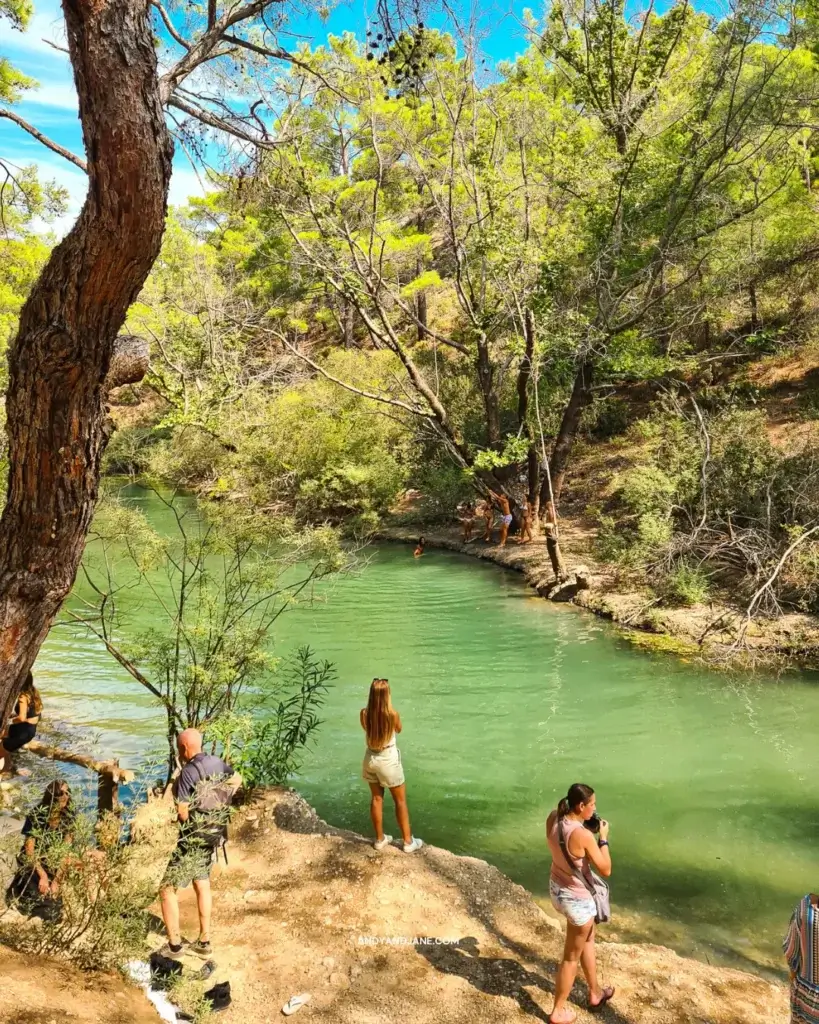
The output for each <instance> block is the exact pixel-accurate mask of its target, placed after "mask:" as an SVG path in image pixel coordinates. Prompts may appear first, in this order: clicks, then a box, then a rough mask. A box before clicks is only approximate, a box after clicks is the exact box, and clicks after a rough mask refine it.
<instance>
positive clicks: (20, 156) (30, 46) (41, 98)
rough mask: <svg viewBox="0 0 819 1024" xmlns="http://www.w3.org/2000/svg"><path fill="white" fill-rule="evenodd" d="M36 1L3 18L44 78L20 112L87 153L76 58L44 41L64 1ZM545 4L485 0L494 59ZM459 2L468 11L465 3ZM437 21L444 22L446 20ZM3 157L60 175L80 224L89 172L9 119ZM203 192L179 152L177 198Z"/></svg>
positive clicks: (362, 1)
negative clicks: (21, 14)
mask: <svg viewBox="0 0 819 1024" xmlns="http://www.w3.org/2000/svg"><path fill="white" fill-rule="evenodd" d="M35 5H36V7H35V14H34V17H33V18H32V20H31V23H30V25H29V28H28V30H27V31H26V32H25V33H20V32H17V31H15V30H12V29H10V27H9V25H8V23H7V22H3V21H0V33H2V42H0V56H3V57H7V58H8V59H9V60H10V61H11V62H12V63H13V64H14V66H15V67H17V68H19V69H20V70H21V71H23V72H24V73H25V74H27V75H29V76H30V77H31V78H34V79H36V80H37V81H38V82H39V83H40V85H39V88H38V89H36V90H32V91H31V92H29V93H27V94H26V99H25V101H24V102H21V103H19V104H17V105H15V110H16V111H17V112H18V113H19V114H20V116H21V117H23V118H25V119H26V120H27V121H28V122H29V123H31V124H34V125H35V126H36V127H38V128H39V129H40V130H41V131H42V132H44V133H45V134H46V135H47V136H49V137H50V138H52V139H54V141H56V142H59V143H60V144H61V145H63V146H65V147H66V148H68V149H70V150H72V151H73V152H75V153H77V154H79V155H82V154H83V147H82V134H81V130H80V124H79V119H78V116H77V98H76V92H75V90H74V82H73V79H72V75H71V68H70V66H69V63H68V57H67V56H66V55H65V54H63V53H59V52H58V51H57V50H55V49H53V48H52V47H51V46H49V45H48V43H47V42H45V41H44V40H50V41H52V42H54V43H56V44H57V45H61V46H64V45H65V31H64V26H63V17H62V11H61V8H60V4H59V2H57V0H42V2H40V3H37V2H36V0H35ZM374 6H375V4H374V2H373V3H372V4H371V5H369V4H367V3H366V0H351V2H350V3H343V4H340V5H339V6H337V7H336V8H335V9H334V10H333V11H332V13H331V15H330V17H329V19H328V20H327V21H326V22H322V21H321V19H319V18H318V17H317V16H315V15H311V14H310V13H309V9H308V13H304V14H301V15H299V16H298V17H297V18H296V19H295V20H294V21H293V22H292V23H291V25H290V34H289V35H283V36H282V43H283V45H285V46H290V47H294V46H295V45H296V42H297V40H307V41H310V42H312V43H313V44H319V43H321V42H323V41H324V40H325V39H326V37H327V35H328V34H329V33H332V34H334V35H340V34H341V33H342V32H344V31H345V30H346V31H353V32H356V33H358V34H360V35H363V32H364V29H365V27H366V24H367V15H368V13H369V12H371V11H373V10H374ZM425 6H426V5H425ZM542 6H543V5H542V3H537V2H532V0H528V2H527V0H489V2H488V3H482V4H481V8H480V19H479V38H480V41H481V46H482V48H483V49H484V51H485V52H486V54H487V57H488V58H490V60H491V61H497V60H503V59H509V58H512V57H514V56H515V55H516V54H518V53H521V52H522V51H523V50H524V49H525V42H524V38H523V31H522V28H521V24H520V18H521V16H522V13H523V10H524V8H525V7H531V8H532V9H533V10H534V11H535V12H536V13H539V11H540V10H541V9H542ZM458 7H459V9H461V10H465V9H466V5H465V4H463V3H462V2H459V4H458ZM434 20H435V22H436V23H442V22H441V18H440V17H438V18H435V19H434ZM0 156H2V157H4V158H6V159H7V160H9V161H10V162H12V163H16V164H18V165H27V164H32V163H34V164H37V165H38V167H39V168H40V171H41V176H42V177H43V178H44V179H46V180H48V179H54V180H56V181H57V182H58V183H59V184H61V185H63V186H64V187H65V188H67V189H68V191H69V194H70V196H71V209H70V211H69V214H68V215H67V216H66V217H65V218H63V219H62V221H61V222H60V223H59V224H58V225H57V226H56V227H57V230H58V232H62V231H64V230H65V229H66V228H67V226H68V225H69V224H70V223H71V222H72V221H73V218H74V216H75V215H76V212H77V210H78V209H79V206H80V204H81V202H82V198H83V196H84V195H85V189H86V180H85V175H84V174H83V173H82V172H81V171H80V170H78V168H76V167H74V166H72V165H71V164H70V163H68V162H67V161H66V160H63V159H62V158H61V157H59V156H57V155H56V154H54V153H51V152H50V151H49V150H47V149H45V148H44V147H43V146H42V145H40V144H39V143H38V142H37V141H36V140H35V139H33V138H32V137H31V136H29V135H28V134H27V133H26V132H24V131H22V130H21V129H20V128H18V127H17V126H16V125H14V124H13V123H12V122H10V121H8V120H6V119H0ZM201 194H202V186H201V183H200V180H199V178H198V176H197V174H196V172H195V170H194V169H193V168H192V167H191V165H190V163H189V162H188V160H187V159H186V157H185V156H184V155H183V154H182V153H181V152H177V154H176V157H175V159H174V170H173V178H172V180H171V192H170V201H171V203H172V204H178V203H182V202H184V201H185V199H186V198H187V197H188V196H193V195H201Z"/></svg>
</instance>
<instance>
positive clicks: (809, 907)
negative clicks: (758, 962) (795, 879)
mask: <svg viewBox="0 0 819 1024" xmlns="http://www.w3.org/2000/svg"><path fill="white" fill-rule="evenodd" d="M782 948H783V949H784V951H785V959H786V960H787V961H788V967H789V968H790V972H791V1024H819V896H817V895H816V894H815V893H810V894H809V895H807V896H804V897H803V898H802V899H801V900H800V902H799V903H798V904H797V907H796V909H795V910H794V912H793V916H792V917H791V924H790V927H789V928H788V934H787V935H786V936H785V941H784V943H783V944H782Z"/></svg>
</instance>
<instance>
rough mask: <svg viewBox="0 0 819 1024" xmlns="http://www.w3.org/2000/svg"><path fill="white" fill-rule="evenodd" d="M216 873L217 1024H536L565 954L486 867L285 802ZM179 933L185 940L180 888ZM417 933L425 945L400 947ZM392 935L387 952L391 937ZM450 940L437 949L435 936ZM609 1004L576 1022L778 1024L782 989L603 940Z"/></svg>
mask: <svg viewBox="0 0 819 1024" xmlns="http://www.w3.org/2000/svg"><path fill="white" fill-rule="evenodd" d="M237 831H238V837H239V841H237V842H233V843H232V849H231V852H230V865H229V867H228V869H227V870H225V869H224V868H222V869H220V871H219V873H218V876H216V877H215V880H214V889H215V914H214V923H215V927H214V934H213V939H214V944H215V948H216V956H217V960H218V962H219V968H220V970H219V974H218V977H219V979H220V980H221V979H222V978H229V979H230V981H231V986H232V989H233V993H234V1005H233V1006H232V1007H231V1009H230V1010H228V1011H227V1012H226V1013H224V1014H220V1017H219V1019H220V1021H221V1020H223V1021H225V1024H251V1022H253V1024H265V1022H271V1021H278V1020H281V1019H283V1018H282V1017H281V1015H280V1010H281V1007H282V1005H283V1004H284V1003H285V1002H286V1000H287V999H288V998H289V997H290V996H291V995H293V994H295V993H298V992H303V991H308V992H310V993H312V996H313V999H312V1003H311V1004H310V1005H309V1007H306V1008H305V1009H303V1010H301V1011H300V1012H299V1014H298V1018H297V1019H298V1020H299V1021H300V1022H305V1024H306V1022H307V1021H315V1022H319V1021H320V1022H326V1024H330V1022H332V1024H406V1022H407V1021H412V1022H414V1024H490V1022H491V1024H507V1022H509V1024H511V1022H513V1021H514V1022H515V1024H520V1022H521V1021H523V1020H532V1021H546V1020H547V1019H548V1009H549V1008H550V1007H551V995H550V993H551V990H552V980H553V978H554V975H555V969H556V962H557V959H558V957H559V953H560V950H561V948H562V935H561V933H560V931H559V930H558V928H557V927H556V925H555V924H554V923H553V922H552V921H551V920H550V919H549V918H548V917H547V916H546V915H545V914H544V913H543V911H542V910H541V909H540V908H539V907H538V906H537V905H536V904H535V902H534V901H533V900H532V898H531V897H530V896H529V894H528V893H527V892H526V891H525V890H524V889H522V888H521V887H520V886H517V885H515V884H514V883H512V882H511V881H510V880H509V879H507V878H506V877H505V876H504V875H502V874H501V873H500V871H498V870H497V869H496V868H494V867H492V866H490V865H488V864H486V863H485V862H484V861H480V860H475V859H473V858H469V857H457V856H455V855H454V854H451V853H449V852H447V851H445V850H440V849H437V848H434V847H430V848H427V849H425V850H424V851H422V852H421V853H420V854H418V855H412V856H407V855H405V854H403V853H402V852H401V851H399V850H398V849H389V850H387V851H386V852H385V853H383V854H378V853H376V852H375V851H374V850H373V849H372V847H371V846H370V845H369V843H368V842H366V841H365V840H363V839H362V838H361V837H360V836H356V835H354V834H352V833H347V832H341V831H339V830H336V829H333V828H331V827H329V826H327V825H325V823H324V822H322V821H321V820H320V819H319V818H318V817H317V816H316V815H315V813H314V812H313V811H312V809H311V808H310V807H309V806H308V805H307V804H306V803H305V802H304V801H303V800H302V799H301V798H300V797H299V796H298V795H297V794H295V793H293V792H292V791H288V790H273V791H270V792H268V793H266V794H265V795H264V796H263V797H261V798H260V799H259V800H258V801H257V802H256V803H255V805H254V806H253V807H252V808H251V809H250V811H249V812H248V813H247V815H246V816H245V818H244V820H243V822H242V824H240V826H239V828H238V830H237ZM182 912H183V926H184V930H185V931H186V933H187V934H188V935H189V936H193V935H194V932H195V908H194V903H193V899H192V895H191V894H189V893H185V894H183V898H182ZM423 938H428V939H430V940H431V943H430V944H422V943H416V944H412V943H411V941H410V940H412V939H423ZM390 939H394V940H398V941H397V942H395V943H393V942H390V941H387V940H390ZM436 939H437V940H441V939H446V940H452V944H447V945H444V944H439V943H436V942H435V940H436ZM600 963H601V968H602V972H603V975H604V978H605V981H606V983H607V984H613V985H615V986H616V987H617V990H618V994H617V999H616V1001H615V1003H614V1005H613V1006H612V1007H611V1008H610V1009H608V1010H607V1011H606V1012H605V1013H603V1014H601V1015H597V1016H592V1015H590V1014H589V1013H587V1012H586V1011H585V1010H583V1009H582V1007H583V1006H584V1005H585V986H584V985H581V984H578V986H577V988H576V992H575V996H576V1006H577V1009H578V1022H579V1024H587V1022H591V1021H592V1020H594V1019H597V1020H604V1021H607V1022H608V1024H678V1022H679V1024H763V1022H764V1024H772V1022H782V1024H784V1022H785V1021H786V1020H787V1019H788V1014H787V997H786V991H785V987H784V986H776V985H772V984H769V983H768V982H766V981H763V980H761V979H760V978H757V977H753V976H751V975H746V974H742V973H740V972H738V971H731V970H725V969H715V968H711V967H708V966H706V965H704V964H701V963H699V962H696V961H692V960H685V959H682V958H681V957H679V956H677V955H676V954H675V953H673V952H671V951H670V950H667V949H663V948H661V947H656V946H627V945H619V944H615V943H602V944H601V949H600Z"/></svg>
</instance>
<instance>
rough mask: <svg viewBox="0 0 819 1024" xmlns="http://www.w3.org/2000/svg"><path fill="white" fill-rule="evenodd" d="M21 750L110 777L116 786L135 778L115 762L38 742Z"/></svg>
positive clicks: (28, 744) (34, 741)
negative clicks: (97, 759) (96, 759)
mask: <svg viewBox="0 0 819 1024" xmlns="http://www.w3.org/2000/svg"><path fill="white" fill-rule="evenodd" d="M23 749H24V750H25V751H27V752H28V753H29V754H34V755H35V756H36V757H43V758H45V759H46V760H48V761H65V762H67V763H68V764H77V765H79V766H80V767H81V768H87V769H88V770H89V771H92V772H96V773H97V775H110V776H111V779H112V780H113V781H114V782H115V783H117V785H119V784H120V783H123V782H133V781H134V778H135V775H134V773H133V772H132V771H131V770H130V769H129V768H120V766H119V765H118V764H117V763H116V761H95V760H94V758H93V757H90V756H89V755H88V754H75V753H74V752H73V751H71V750H61V749H60V747H50V746H49V745H48V744H47V743H40V742H39V741H38V740H32V741H31V743H27V744H26V745H25V747H23Z"/></svg>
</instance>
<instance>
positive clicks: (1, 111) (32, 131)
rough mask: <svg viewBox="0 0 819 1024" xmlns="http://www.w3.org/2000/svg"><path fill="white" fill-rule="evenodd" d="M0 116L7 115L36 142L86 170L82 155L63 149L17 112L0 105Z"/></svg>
mask: <svg viewBox="0 0 819 1024" xmlns="http://www.w3.org/2000/svg"><path fill="white" fill-rule="evenodd" d="M0 117H7V118H8V119H9V121H14V123H15V124H16V125H18V126H19V127H20V128H22V129H23V131H24V132H28V133H29V135H33V136H34V138H35V139H36V140H37V141H38V142H41V143H42V144H43V145H44V146H45V147H46V148H48V149H50V150H51V151H52V153H57V154H58V155H59V156H61V157H63V158H64V159H65V160H68V161H70V163H72V164H74V166H75V167H79V169H80V170H81V171H86V172H87V171H88V167H87V165H86V163H85V160H83V159H82V157H79V156H76V155H75V154H74V153H72V152H71V150H70V149H65V147H64V146H61V145H60V144H59V142H54V140H53V139H49V137H48V136H47V135H43V133H42V132H41V131H40V130H39V129H37V128H35V127H34V125H33V124H29V123H28V121H24V120H23V118H22V117H20V115H19V114H15V113H14V112H13V111H11V110H6V109H5V108H2V107H0Z"/></svg>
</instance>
